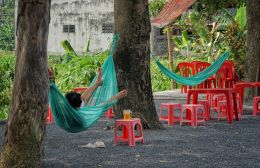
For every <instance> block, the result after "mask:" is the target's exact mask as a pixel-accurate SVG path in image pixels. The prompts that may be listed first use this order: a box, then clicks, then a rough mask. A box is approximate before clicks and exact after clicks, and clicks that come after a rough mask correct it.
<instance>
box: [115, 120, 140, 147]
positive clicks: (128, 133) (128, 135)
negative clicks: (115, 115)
mask: <svg viewBox="0 0 260 168" xmlns="http://www.w3.org/2000/svg"><path fill="white" fill-rule="evenodd" d="M115 125H116V126H115V136H114V143H115V144H117V143H118V142H128V145H129V146H135V142H136V141H142V143H144V136H143V128H142V124H141V120H140V118H132V119H130V120H124V119H118V120H116V123H115ZM120 126H122V135H121V136H120V135H118V128H119V127H120ZM135 126H138V127H139V130H140V135H138V136H136V135H135Z"/></svg>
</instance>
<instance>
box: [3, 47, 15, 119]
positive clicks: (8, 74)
mask: <svg viewBox="0 0 260 168" xmlns="http://www.w3.org/2000/svg"><path fill="white" fill-rule="evenodd" d="M14 67H15V57H14V55H13V54H7V53H3V52H0V76H1V78H0V119H6V118H7V114H8V112H9V110H10V102H11V91H12V85H13V81H14Z"/></svg>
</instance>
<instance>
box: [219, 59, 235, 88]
mask: <svg viewBox="0 0 260 168" xmlns="http://www.w3.org/2000/svg"><path fill="white" fill-rule="evenodd" d="M233 74H234V72H233V69H232V67H231V66H230V63H227V62H224V63H223V65H222V66H221V67H220V69H219V70H218V72H217V83H218V87H219V88H233V86H234V81H235V80H234V79H235V77H234V75H233Z"/></svg>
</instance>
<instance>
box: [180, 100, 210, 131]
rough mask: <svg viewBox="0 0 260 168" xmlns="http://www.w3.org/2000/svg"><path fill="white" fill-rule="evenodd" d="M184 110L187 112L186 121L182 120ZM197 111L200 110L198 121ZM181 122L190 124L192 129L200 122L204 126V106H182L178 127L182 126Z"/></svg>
mask: <svg viewBox="0 0 260 168" xmlns="http://www.w3.org/2000/svg"><path fill="white" fill-rule="evenodd" d="M185 110H187V112H186V119H184V118H183V113H184V111H185ZM199 110H202V119H198V112H199ZM183 122H187V123H190V124H191V125H192V126H193V127H195V126H197V124H198V123H201V122H202V123H204V125H205V112H204V106H203V105H202V104H183V105H182V110H181V120H180V125H182V123H183Z"/></svg>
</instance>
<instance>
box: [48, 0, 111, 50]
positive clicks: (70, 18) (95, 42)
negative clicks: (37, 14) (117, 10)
mask: <svg viewBox="0 0 260 168" xmlns="http://www.w3.org/2000/svg"><path fill="white" fill-rule="evenodd" d="M113 22H114V3H113V0H52V2H51V21H50V25H49V40H48V52H49V53H63V52H64V51H63V48H62V47H61V45H60V43H61V41H63V40H68V41H69V42H70V43H71V45H72V47H73V48H74V49H75V51H76V52H77V53H82V52H84V48H85V46H86V45H87V42H88V40H89V39H90V51H91V52H97V51H103V50H106V49H108V48H109V45H110V43H111V41H112V33H102V24H105V23H113ZM64 25H75V32H74V33H68V32H63V26H64Z"/></svg>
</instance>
